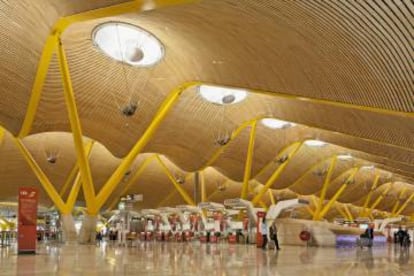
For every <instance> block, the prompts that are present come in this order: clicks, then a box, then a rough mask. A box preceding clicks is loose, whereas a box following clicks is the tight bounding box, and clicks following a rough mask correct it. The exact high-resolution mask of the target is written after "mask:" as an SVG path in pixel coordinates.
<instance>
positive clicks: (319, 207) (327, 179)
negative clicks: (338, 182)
mask: <svg viewBox="0 0 414 276" xmlns="http://www.w3.org/2000/svg"><path fill="white" fill-rule="evenodd" d="M336 160H337V157H336V156H335V157H332V161H331V164H330V165H329V169H328V172H327V174H326V176H325V181H324V182H323V186H322V190H321V194H320V196H319V202H318V205H317V206H316V209H315V214H314V215H313V219H314V220H315V219H316V218H318V217H319V215H320V212H321V210H322V205H323V202H324V201H325V196H326V191H327V190H328V186H329V184H330V183H331V176H332V173H333V171H334V169H335V166H336Z"/></svg>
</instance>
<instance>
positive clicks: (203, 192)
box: [200, 171, 206, 202]
mask: <svg viewBox="0 0 414 276" xmlns="http://www.w3.org/2000/svg"><path fill="white" fill-rule="evenodd" d="M200 178H201V202H205V201H206V179H205V176H204V171H200Z"/></svg>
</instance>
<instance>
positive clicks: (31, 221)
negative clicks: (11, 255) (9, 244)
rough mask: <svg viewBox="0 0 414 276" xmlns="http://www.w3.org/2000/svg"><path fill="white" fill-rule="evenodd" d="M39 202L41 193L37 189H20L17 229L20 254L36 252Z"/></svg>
mask: <svg viewBox="0 0 414 276" xmlns="http://www.w3.org/2000/svg"><path fill="white" fill-rule="evenodd" d="M38 200H39V192H38V190H37V189H36V188H33V187H20V188H19V215H18V228H17V237H18V238H17V250H18V252H19V253H35V252H36V238H37V235H36V226H37V204H38Z"/></svg>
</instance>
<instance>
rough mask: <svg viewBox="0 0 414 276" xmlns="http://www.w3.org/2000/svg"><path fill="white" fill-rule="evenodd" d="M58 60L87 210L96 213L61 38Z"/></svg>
mask: <svg viewBox="0 0 414 276" xmlns="http://www.w3.org/2000/svg"><path fill="white" fill-rule="evenodd" d="M57 48H58V60H59V67H60V72H61V75H62V82H63V87H64V95H65V101H66V107H67V109H68V116H69V122H70V126H71V130H72V134H73V140H74V143H75V150H76V155H77V158H78V163H79V170H80V173H81V178H82V187H83V193H84V196H85V200H86V207H87V211H88V213H89V214H90V215H95V214H96V212H97V211H98V210H97V209H98V208H96V206H95V187H94V185H93V180H92V173H91V169H90V167H89V161H88V158H87V157H86V153H85V149H84V146H83V140H82V137H83V135H82V128H81V123H80V120H79V114H78V110H77V108H76V100H75V94H74V92H73V88H72V82H71V80H70V73H69V67H68V63H67V60H66V55H65V51H64V49H63V45H62V42H61V41H60V38H59V39H58V41H57Z"/></svg>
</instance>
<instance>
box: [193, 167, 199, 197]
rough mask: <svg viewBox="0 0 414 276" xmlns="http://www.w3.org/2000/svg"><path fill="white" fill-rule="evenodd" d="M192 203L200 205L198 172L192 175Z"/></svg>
mask: <svg viewBox="0 0 414 276" xmlns="http://www.w3.org/2000/svg"><path fill="white" fill-rule="evenodd" d="M193 191H194V202H195V204H198V203H200V174H199V172H198V171H196V172H195V173H194V190H193Z"/></svg>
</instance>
